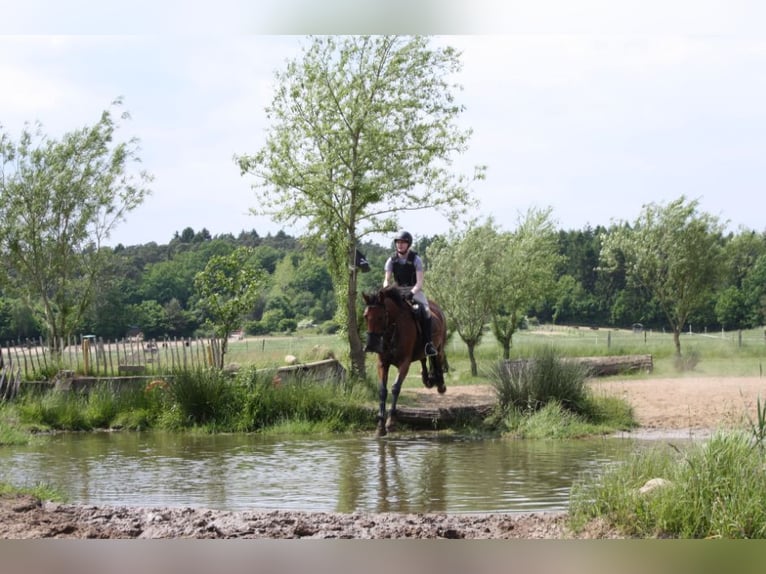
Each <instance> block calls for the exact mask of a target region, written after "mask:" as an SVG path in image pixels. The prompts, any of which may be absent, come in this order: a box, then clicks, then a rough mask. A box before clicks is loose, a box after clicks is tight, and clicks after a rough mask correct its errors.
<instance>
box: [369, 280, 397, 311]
mask: <svg viewBox="0 0 766 574" xmlns="http://www.w3.org/2000/svg"><path fill="white" fill-rule="evenodd" d="M386 298H388V299H391V300H392V301H393V302H394V303H396V306H397V307H400V308H402V309H404V308H406V302H405V299H404V294H403V293H402V290H401V289H400V288H399V287H397V286H396V285H389V286H388V287H383V288H381V289H380V290H379V291H377V292H376V293H365V294H364V299H365V301H368V302H371V301H375V302H376V303H381V304H382V303H383V302H384V301H385V300H386Z"/></svg>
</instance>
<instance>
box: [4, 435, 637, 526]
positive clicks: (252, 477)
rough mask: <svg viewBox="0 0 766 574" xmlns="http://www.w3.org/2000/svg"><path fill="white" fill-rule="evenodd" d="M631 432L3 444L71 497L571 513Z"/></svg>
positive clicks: (23, 468) (626, 446) (71, 438)
mask: <svg viewBox="0 0 766 574" xmlns="http://www.w3.org/2000/svg"><path fill="white" fill-rule="evenodd" d="M640 444H641V443H640V441H635V440H632V439H626V438H600V439H589V440H555V441H554V440H550V441H530V440H509V439H502V440H501V439H496V440H468V439H460V438H454V437H443V436H440V435H422V434H421V435H406V434H402V435H399V436H396V437H387V438H385V439H376V438H373V437H353V438H348V437H343V438H333V437H322V438H321V439H314V438H305V437H300V438H285V437H262V436H257V435H213V436H192V435H188V434H166V433H155V432H152V433H128V432H126V433H84V434H62V435H57V436H51V437H41V438H39V439H36V440H35V441H34V444H32V445H30V446H24V447H0V480H2V481H6V482H9V483H11V484H15V485H34V484H36V483H44V484H48V485H51V486H54V487H56V488H57V489H59V490H61V491H63V492H65V493H66V494H67V496H68V497H69V501H70V502H74V503H84V504H115V505H129V506H193V507H203V508H215V509H222V510H247V509H285V510H313V511H337V512H353V511H372V512H454V513H457V512H519V511H540V510H565V509H566V508H567V506H568V502H569V491H570V488H571V486H572V483H573V481H574V480H575V479H577V478H578V477H579V476H580V475H581V473H583V472H586V471H589V470H594V469H598V468H600V467H603V466H604V465H605V464H609V463H611V462H615V461H619V460H621V459H624V458H625V457H626V456H627V455H628V454H629V453H630V452H631V451H632V450H634V449H635V448H639V447H640Z"/></svg>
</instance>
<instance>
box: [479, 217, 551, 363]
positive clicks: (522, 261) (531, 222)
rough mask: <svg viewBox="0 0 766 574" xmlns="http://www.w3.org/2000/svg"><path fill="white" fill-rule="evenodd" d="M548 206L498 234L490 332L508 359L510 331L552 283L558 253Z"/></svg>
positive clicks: (511, 338)
mask: <svg viewBox="0 0 766 574" xmlns="http://www.w3.org/2000/svg"><path fill="white" fill-rule="evenodd" d="M550 215H551V209H550V208H546V209H536V208H533V209H530V210H529V211H527V212H526V214H524V215H523V216H522V217H520V218H519V220H518V225H517V227H516V230H515V231H513V232H510V233H504V234H502V235H500V237H499V241H500V245H499V246H498V247H497V253H496V262H497V264H496V265H495V268H494V271H493V273H492V274H491V276H490V277H488V280H491V281H492V282H493V289H492V290H493V293H494V296H493V298H492V303H491V325H492V333H493V334H494V335H495V339H497V341H498V343H499V344H500V345H501V346H502V347H503V358H504V359H509V358H510V355H511V343H512V341H513V335H514V333H515V332H516V331H517V329H518V327H519V325H520V323H521V322H522V321H523V320H524V318H525V317H526V314H527V312H528V311H529V310H530V309H531V308H532V307H534V306H535V305H537V304H540V303H542V302H543V301H545V298H546V297H547V296H548V295H549V294H551V293H552V292H553V290H554V288H555V286H556V266H557V264H558V263H559V261H560V260H561V256H560V255H559V254H558V246H557V241H556V231H555V229H554V224H553V221H552V220H551V218H550Z"/></svg>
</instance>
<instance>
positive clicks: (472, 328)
mask: <svg viewBox="0 0 766 574" xmlns="http://www.w3.org/2000/svg"><path fill="white" fill-rule="evenodd" d="M503 247H504V245H503V243H502V241H501V239H500V236H499V235H498V232H497V230H496V229H495V223H494V222H493V221H492V220H491V219H490V220H488V221H486V222H485V223H484V224H483V225H480V226H477V225H471V226H468V227H467V228H466V229H464V230H462V231H461V232H456V233H453V234H452V235H451V236H449V237H447V238H440V239H439V240H437V241H434V242H433V243H432V244H431V245H430V247H429V249H428V258H429V262H430V263H429V265H430V269H429V271H428V276H427V279H426V285H425V290H426V293H428V295H429V297H430V298H431V299H433V300H435V301H437V302H438V303H439V305H440V306H441V308H442V309H443V310H444V313H445V315H446V317H447V328H448V330H449V331H450V333H457V334H458V335H459V336H460V338H461V339H462V340H463V342H464V343H465V344H466V345H467V347H468V355H469V359H470V360H471V374H472V375H474V376H476V374H477V373H478V368H477V365H476V360H475V357H474V349H475V348H476V346H477V345H478V344H479V343H480V342H481V339H482V337H483V336H484V333H485V326H486V324H487V322H488V321H489V319H490V316H491V313H492V310H493V308H495V307H494V302H495V301H496V300H497V293H496V290H495V288H494V282H493V280H492V279H493V278H495V277H496V276H497V272H496V270H495V265H496V264H497V261H498V257H499V256H498V254H499V253H501V252H502V250H503Z"/></svg>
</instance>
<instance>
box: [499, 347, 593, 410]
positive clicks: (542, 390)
mask: <svg viewBox="0 0 766 574" xmlns="http://www.w3.org/2000/svg"><path fill="white" fill-rule="evenodd" d="M587 377H588V370H587V368H586V367H584V366H583V365H581V364H579V363H576V362H572V361H565V360H561V359H560V358H559V355H558V353H557V352H556V351H555V349H553V347H550V346H547V347H543V348H541V349H540V350H538V352H537V354H536V355H535V356H534V357H533V358H532V359H531V360H529V361H526V362H523V363H521V364H519V365H518V366H517V365H514V364H512V363H506V362H505V361H504V362H501V363H499V364H497V365H496V366H495V367H494V368H493V369H492V370H491V371H490V374H489V379H490V382H491V383H492V385H493V387H494V388H495V392H496V394H497V398H498V404H499V405H500V408H501V410H503V411H504V412H508V411H510V410H519V411H522V412H534V411H537V410H540V409H542V408H543V407H544V406H545V405H547V404H548V403H551V402H557V403H559V404H561V406H562V407H564V408H565V409H567V410H569V411H571V412H573V413H582V412H584V411H585V409H586V405H587V398H588V393H587V384H586V383H587Z"/></svg>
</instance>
